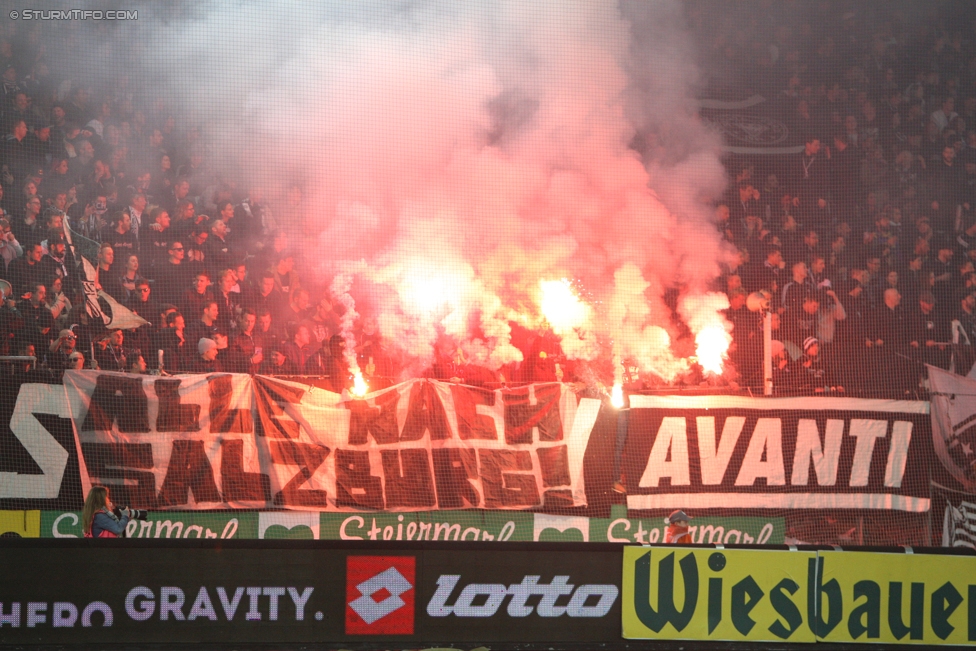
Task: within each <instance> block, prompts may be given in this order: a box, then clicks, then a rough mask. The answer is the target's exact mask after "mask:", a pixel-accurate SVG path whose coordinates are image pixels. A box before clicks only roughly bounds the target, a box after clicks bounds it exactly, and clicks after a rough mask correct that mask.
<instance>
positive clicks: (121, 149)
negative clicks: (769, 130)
mask: <svg viewBox="0 0 976 651" xmlns="http://www.w3.org/2000/svg"><path fill="white" fill-rule="evenodd" d="M777 5H778V3H769V2H756V3H743V4H742V7H747V8H750V12H748V13H749V15H751V16H753V18H752V19H750V20H742V21H738V20H732V21H720V20H719V18H720V16H719V15H718V14H722V13H723V12H709V11H707V10H706V7H707V6H708V3H689V4H688V6H687V13H688V18H689V22H690V24H691V26H692V29H693V30H694V31H695V32H696V35H697V37H698V41H699V43H700V44H701V46H702V48H703V50H704V55H703V61H705V62H706V65H708V61H709V60H714V61H720V62H721V65H722V66H725V68H724V69H719V68H716V67H715V66H712V68H711V70H712V71H713V73H714V74H713V75H712V76H711V77H709V78H708V79H707V80H706V87H705V89H704V90H703V91H702V92H703V94H707V95H710V96H716V97H718V96H723V95H725V96H732V95H734V96H736V97H743V96H747V95H749V94H751V93H760V94H762V95H764V96H765V97H768V98H775V100H774V102H773V104H775V106H776V107H777V111H778V116H777V117H778V118H779V119H781V120H782V121H783V122H784V123H785V124H786V125H787V126H788V128H789V129H790V131H791V132H793V133H802V134H804V137H803V142H804V146H803V151H802V152H799V153H796V154H792V155H788V156H775V157H773V156H770V157H762V156H759V157H755V158H748V157H735V156H733V157H731V158H730V159H729V161H728V162H729V177H730V190H729V192H728V195H727V196H726V197H725V198H724V200H723V201H722V202H721V203H719V204H718V205H717V209H716V223H717V226H718V228H719V230H720V232H721V234H722V237H724V238H725V239H726V240H727V241H728V242H729V244H730V246H732V247H734V248H735V249H736V250H737V251H738V255H737V256H736V261H735V262H734V263H732V264H729V265H728V266H727V268H726V269H725V272H724V274H723V275H722V277H721V278H720V279H718V280H717V283H718V289H720V290H721V291H724V292H727V294H728V298H729V301H730V304H731V307H730V309H729V310H728V311H727V316H728V319H729V321H730V322H731V323H732V324H733V325H734V329H733V331H732V336H733V345H732V348H731V351H730V352H731V360H732V362H733V363H734V364H735V366H736V368H737V369H738V374H739V376H741V378H743V379H742V384H745V385H748V386H759V385H760V384H761V379H760V378H761V359H762V356H761V346H762V331H761V317H760V316H759V315H758V314H757V313H756V312H752V311H750V310H749V309H748V307H747V299H748V297H749V295H750V294H753V293H755V292H765V293H766V294H767V296H768V297H769V298H770V300H771V302H772V305H773V309H774V315H773V329H774V333H773V338H774V343H773V353H774V384H775V385H776V386H777V387H779V388H783V389H787V390H804V391H816V392H841V391H843V392H846V393H857V394H869V393H873V394H880V393H887V394H895V395H904V394H905V393H906V392H909V393H910V392H913V391H916V390H917V389H918V388H919V386H920V381H922V380H923V378H924V369H925V366H924V365H925V364H934V365H937V366H941V367H944V368H948V367H949V366H950V364H954V365H955V366H956V368H957V370H959V366H960V365H962V364H971V363H972V356H971V355H968V354H967V352H966V350H963V349H964V348H968V346H967V344H974V345H976V294H974V292H976V266H974V265H976V38H974V35H973V29H972V24H971V22H970V23H969V24H966V23H962V24H959V25H958V29H956V26H957V25H956V24H955V23H954V22H953V16H954V14H952V13H951V12H946V16H945V18H944V20H943V23H942V24H941V25H939V24H938V23H937V22H929V21H912V20H907V19H904V20H899V18H898V15H897V13H896V14H894V15H892V16H890V17H888V18H883V17H879V16H878V15H875V14H873V13H872V12H871V11H869V10H867V9H863V10H858V6H857V5H853V7H854V10H852V11H850V12H847V13H844V12H843V11H840V10H839V9H838V5H834V4H830V3H827V4H824V5H816V6H813V5H811V6H809V7H807V8H806V10H805V11H787V10H783V11H774V10H772V9H773V8H774V7H776V6H777ZM736 6H738V5H736ZM871 6H874V5H871ZM865 7H867V5H865ZM767 9H768V10H769V11H767ZM759 16H761V18H759ZM43 29H44V28H43V27H42V26H39V25H26V24H24V23H16V22H13V21H11V22H8V23H6V24H5V28H4V32H3V33H2V35H0V73H2V74H0V130H2V132H3V133H4V134H6V136H5V139H4V141H3V143H2V147H0V164H2V169H0V185H2V189H0V257H2V263H0V277H2V278H3V279H5V280H6V281H7V283H9V284H8V285H7V286H6V287H5V296H4V298H5V300H4V302H3V306H2V308H0V354H3V355H32V356H35V357H36V358H37V359H38V360H40V367H41V368H42V369H49V370H50V372H53V373H56V372H58V371H60V370H63V369H65V368H82V367H85V368H87V367H91V366H92V362H93V361H94V362H95V363H97V365H98V367H99V368H102V369H107V370H113V371H125V372H137V373H138V372H147V370H148V371H151V370H154V369H161V370H162V371H164V372H168V373H180V372H209V371H214V370H225V371H235V372H250V373H256V372H260V373H268V374H281V375H288V374H308V375H321V376H324V377H327V378H330V379H331V380H330V381H331V382H332V383H333V385H332V388H334V389H335V390H341V389H343V388H346V387H347V386H349V382H350V381H351V380H350V373H349V368H348V364H347V360H348V357H347V356H346V355H345V354H344V347H345V345H346V342H345V339H344V338H343V337H342V336H341V335H340V334H339V324H340V319H341V317H342V311H343V309H342V307H341V306H339V305H336V304H335V299H334V297H332V296H330V294H329V293H328V291H327V290H326V289H325V288H323V287H321V286H318V285H317V284H316V283H315V282H314V281H312V280H311V279H310V278H309V276H308V274H307V273H305V270H304V261H303V260H302V259H301V257H300V256H296V254H295V253H294V250H295V249H294V247H293V244H294V243H293V242H290V237H292V231H291V230H289V229H290V228H291V227H293V226H294V228H295V231H296V232H297V231H300V230H301V229H300V228H298V226H297V224H298V223H299V220H300V218H299V214H300V212H301V207H302V202H303V193H302V189H301V188H300V187H298V186H295V187H291V188H289V189H288V190H287V191H286V192H284V193H283V196H282V197H268V198H266V197H265V196H264V192H262V190H261V188H259V187H248V188H244V187H243V186H241V185H240V184H239V182H238V180H235V179H231V178H226V177H223V176H221V174H219V173H218V172H217V171H216V170H214V169H212V168H211V165H210V161H209V159H208V155H207V150H206V148H205V147H204V146H203V145H202V142H203V141H204V138H203V133H202V130H203V131H205V130H206V128H207V125H203V126H202V129H201V127H197V126H190V125H188V124H185V123H183V122H182V121H181V115H180V112H179V108H178V107H172V108H167V103H166V102H164V101H160V100H162V99H163V98H159V97H155V96H154V95H153V93H152V89H151V88H143V89H139V90H138V92H137V91H136V90H134V89H132V88H130V87H129V86H128V85H127V84H124V83H117V84H112V85H110V86H106V87H92V86H90V85H88V84H87V83H85V81H84V80H75V79H71V78H67V77H65V76H64V75H63V74H62V73H61V72H60V70H61V69H62V67H63V66H60V65H59V62H58V61H57V60H51V59H50V57H48V56H47V55H46V52H45V48H44V46H43V42H44V41H43V39H42V38H40V36H41V35H42V32H43ZM74 55H75V56H77V57H84V56H85V53H84V52H82V51H78V52H75V53H74ZM68 226H70V229H68V228H67V227H68ZM83 251H88V253H87V254H86V257H89V256H90V257H91V258H93V259H91V265H92V267H93V269H92V271H91V274H92V275H91V277H90V278H89V276H88V275H86V272H85V268H84V266H83V265H82V264H81V260H80V257H81V255H82V252H83ZM86 282H88V283H90V286H89V289H91V287H92V286H93V287H94V288H95V289H96V290H101V291H103V292H104V293H105V294H107V295H108V296H109V297H111V298H112V299H113V301H114V303H115V304H117V305H121V306H124V307H126V308H128V310H130V311H131V312H132V313H134V314H135V315H138V316H140V317H144V318H145V320H146V321H149V322H150V323H151V325H141V326H139V327H135V328H125V329H122V328H107V327H105V325H104V323H103V321H102V319H100V318H95V317H93V316H92V311H91V309H90V308H91V307H93V306H92V305H91V299H90V293H89V298H88V299H87V300H86V293H85V291H84V286H85V283H86ZM92 284H93V285H92ZM99 308H100V309H102V310H103V311H104V310H108V311H111V310H112V305H111V304H108V303H106V302H105V301H104V300H103V301H99ZM115 312H116V313H114V314H113V316H114V317H117V318H119V317H120V315H119V314H118V312H119V310H117V309H116V310H115ZM355 340H356V342H357V350H356V355H357V357H358V360H359V364H360V367H361V368H362V369H363V370H364V372H365V373H366V374H367V375H368V376H373V377H374V378H378V379H379V378H385V379H386V380H388V381H393V380H394V379H395V378H396V376H397V375H398V373H399V365H398V363H397V359H396V355H395V353H393V351H392V348H391V347H389V346H387V345H386V344H385V343H384V342H383V341H382V340H381V338H380V336H379V334H378V332H377V327H376V321H375V320H374V319H371V318H364V319H362V320H361V322H360V323H358V324H357V332H356V337H355ZM953 342H961V343H957V344H954V343H953ZM446 344H448V345H438V347H437V350H438V356H437V361H436V362H435V363H434V365H433V366H432V367H431V368H430V369H428V373H429V375H430V377H437V378H441V379H448V378H458V379H461V380H463V381H466V382H470V383H474V384H485V383H489V382H492V381H496V380H499V379H501V378H500V377H499V376H497V375H495V374H493V373H490V372H487V371H486V370H485V369H475V368H470V367H466V365H464V364H463V360H458V359H457V357H456V354H455V352H456V349H457V346H456V345H454V346H453V347H452V346H451V345H449V344H450V342H446ZM520 344H522V345H524V350H523V352H524V353H525V354H526V357H527V359H528V363H525V364H523V365H522V368H520V369H519V372H518V374H517V375H516V376H510V377H509V378H508V379H509V380H518V381H540V380H554V379H562V377H561V376H560V374H561V370H560V368H559V367H558V366H557V364H556V363H555V361H556V360H557V359H558V357H557V355H558V341H557V340H556V339H555V338H554V337H552V336H546V335H532V334H530V335H528V336H525V337H523V338H522V340H520ZM92 357H94V360H92V359H91V358H92ZM962 370H963V372H965V370H967V369H962ZM373 386H374V388H375V386H376V385H375V384H374V385H373ZM629 388H631V389H633V390H637V389H640V388H642V386H641V382H640V381H639V380H637V381H635V383H634V384H633V385H631V386H630V387H629Z"/></svg>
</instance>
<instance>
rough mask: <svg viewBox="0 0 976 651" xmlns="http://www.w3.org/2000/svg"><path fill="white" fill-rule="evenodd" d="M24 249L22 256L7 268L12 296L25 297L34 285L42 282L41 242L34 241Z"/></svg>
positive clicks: (42, 251)
mask: <svg viewBox="0 0 976 651" xmlns="http://www.w3.org/2000/svg"><path fill="white" fill-rule="evenodd" d="M25 251H26V253H25V255H24V257H22V258H17V259H16V260H14V261H13V262H11V263H10V267H9V268H8V270H7V276H8V277H9V278H10V284H11V285H12V286H13V291H14V296H18V297H25V296H26V295H27V294H28V293H29V292H30V291H31V287H33V286H34V285H37V284H44V265H42V264H41V259H42V258H43V257H44V249H42V248H41V243H40V242H34V243H33V244H31V245H29V246H27V247H25Z"/></svg>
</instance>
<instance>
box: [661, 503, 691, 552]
mask: <svg viewBox="0 0 976 651" xmlns="http://www.w3.org/2000/svg"><path fill="white" fill-rule="evenodd" d="M690 520H691V516H690V515H688V514H687V513H685V512H684V511H682V510H681V509H678V510H677V511H674V512H673V513H672V514H671V515H669V516H668V518H667V520H665V522H666V523H667V525H668V528H667V529H665V531H664V544H665V545H688V544H691V542H692V541H691V532H690V531H689V530H688V524H689V521H690Z"/></svg>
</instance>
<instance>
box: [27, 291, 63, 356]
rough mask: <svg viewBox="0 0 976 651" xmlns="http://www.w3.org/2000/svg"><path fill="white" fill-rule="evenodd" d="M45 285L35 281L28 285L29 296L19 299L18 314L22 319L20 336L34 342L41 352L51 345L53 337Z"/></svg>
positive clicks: (52, 325)
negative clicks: (45, 300)
mask: <svg viewBox="0 0 976 651" xmlns="http://www.w3.org/2000/svg"><path fill="white" fill-rule="evenodd" d="M46 296H47V287H45V285H44V283H35V284H34V285H33V286H31V287H30V298H28V299H27V300H24V301H21V303H20V305H19V312H20V315H21V316H22V317H23V319H24V326H23V329H22V330H21V337H22V339H23V340H24V341H27V342H30V343H32V344H34V348H35V350H37V351H39V352H41V353H42V354H43V352H44V351H46V350H48V348H49V347H50V345H51V340H52V339H53V338H54V334H55V333H54V317H53V316H51V310H49V309H48V308H47V304H46V303H45V302H44V299H45V298H46Z"/></svg>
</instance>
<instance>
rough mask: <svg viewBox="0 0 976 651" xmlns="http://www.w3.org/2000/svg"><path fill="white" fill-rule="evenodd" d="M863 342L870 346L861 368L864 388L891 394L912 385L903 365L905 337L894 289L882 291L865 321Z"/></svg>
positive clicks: (903, 323)
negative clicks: (869, 318) (871, 314)
mask: <svg viewBox="0 0 976 651" xmlns="http://www.w3.org/2000/svg"><path fill="white" fill-rule="evenodd" d="M866 345H867V347H868V349H870V354H869V355H868V358H867V360H868V362H869V364H870V365H869V366H868V367H867V368H864V369H862V371H861V372H862V374H863V381H864V382H865V384H866V387H867V388H869V389H870V390H872V391H874V392H886V393H890V394H892V395H901V394H903V393H904V392H905V391H907V390H908V389H909V388H910V387H911V386H912V382H911V380H910V379H909V377H910V376H912V371H910V369H909V366H908V365H907V364H906V354H907V353H908V336H907V332H906V324H905V316H904V312H903V310H902V309H901V294H900V293H899V292H898V290H897V289H886V290H885V292H884V297H883V303H882V304H881V305H880V306H879V307H878V308H877V309H876V311H875V313H874V317H873V319H872V320H871V322H870V324H869V328H868V340H867V341H866Z"/></svg>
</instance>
